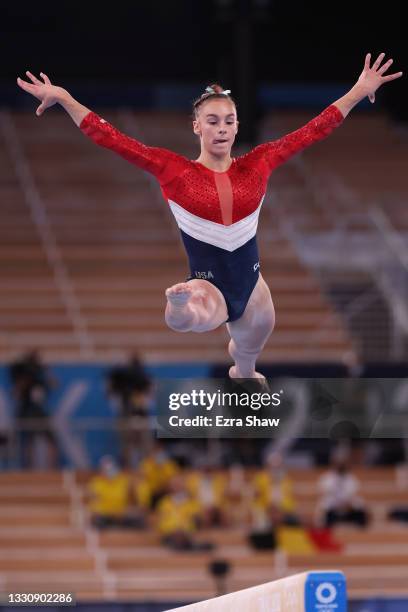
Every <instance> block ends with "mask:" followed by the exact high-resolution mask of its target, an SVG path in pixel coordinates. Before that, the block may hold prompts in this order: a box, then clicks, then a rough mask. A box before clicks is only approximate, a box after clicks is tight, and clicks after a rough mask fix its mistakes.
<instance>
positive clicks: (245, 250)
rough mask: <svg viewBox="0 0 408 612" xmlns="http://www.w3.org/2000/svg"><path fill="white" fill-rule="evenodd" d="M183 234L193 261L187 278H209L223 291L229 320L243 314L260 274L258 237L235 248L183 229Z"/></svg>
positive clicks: (208, 279)
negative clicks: (219, 244)
mask: <svg viewBox="0 0 408 612" xmlns="http://www.w3.org/2000/svg"><path fill="white" fill-rule="evenodd" d="M181 236H182V239H183V242H184V246H185V248H186V251H187V255H188V259H189V263H190V275H189V276H188V278H187V279H186V281H190V280H193V279H197V278H198V279H202V280H206V281H208V282H210V283H212V284H213V285H215V287H217V289H219V290H220V291H221V293H222V295H223V296H224V299H225V303H226V305H227V310H228V319H227V321H226V322H232V321H236V320H237V319H239V318H240V317H242V315H243V314H244V311H245V308H246V305H247V304H248V301H249V298H250V297H251V293H252V291H253V290H254V288H255V285H256V283H257V280H258V278H259V255H258V246H257V243H256V237H255V236H254V237H253V238H251V239H250V240H248V242H246V243H245V244H243V245H242V246H241V247H239V248H238V249H235V251H227V250H225V249H221V248H220V247H216V246H213V245H211V244H207V243H206V242H202V241H201V240H197V239H195V238H192V237H191V236H189V235H188V234H186V233H185V232H183V231H182V230H181Z"/></svg>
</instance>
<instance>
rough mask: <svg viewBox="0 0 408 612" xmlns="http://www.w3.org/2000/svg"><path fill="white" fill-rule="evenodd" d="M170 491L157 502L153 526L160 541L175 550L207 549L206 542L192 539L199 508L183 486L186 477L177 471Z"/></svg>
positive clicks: (196, 527)
mask: <svg viewBox="0 0 408 612" xmlns="http://www.w3.org/2000/svg"><path fill="white" fill-rule="evenodd" d="M169 489H170V490H169V493H168V494H167V495H165V496H164V497H162V498H161V499H160V501H159V502H158V504H157V507H156V514H155V524H156V529H157V531H158V532H159V534H160V536H161V538H162V542H163V544H165V545H167V546H169V547H170V548H172V549H175V550H208V549H210V548H212V545H211V544H209V543H199V542H197V541H196V539H195V535H196V533H197V529H198V523H199V517H200V513H201V512H202V507H201V506H200V503H199V502H198V500H197V499H194V498H193V497H192V495H191V493H190V492H189V491H188V490H187V488H186V483H185V477H184V475H183V474H177V475H176V476H174V477H173V478H172V480H171V482H170V483H169Z"/></svg>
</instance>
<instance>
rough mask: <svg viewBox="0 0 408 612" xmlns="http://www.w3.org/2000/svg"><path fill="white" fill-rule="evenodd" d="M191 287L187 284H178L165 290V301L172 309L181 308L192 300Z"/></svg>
mask: <svg viewBox="0 0 408 612" xmlns="http://www.w3.org/2000/svg"><path fill="white" fill-rule="evenodd" d="M193 293H194V290H193V287H192V286H191V285H189V284H188V283H178V284H177V285H173V286H172V287H169V288H168V289H166V298H167V301H168V302H169V303H170V304H171V305H172V306H174V307H176V308H177V307H179V308H182V307H183V306H185V305H186V304H187V302H188V301H189V300H190V299H191V298H192V296H193Z"/></svg>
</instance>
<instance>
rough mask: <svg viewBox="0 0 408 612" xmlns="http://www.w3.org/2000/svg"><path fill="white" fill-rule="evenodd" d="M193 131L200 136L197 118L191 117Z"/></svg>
mask: <svg viewBox="0 0 408 612" xmlns="http://www.w3.org/2000/svg"><path fill="white" fill-rule="evenodd" d="M193 132H194V134H196V135H197V136H201V127H200V124H199V122H198V120H197V119H193Z"/></svg>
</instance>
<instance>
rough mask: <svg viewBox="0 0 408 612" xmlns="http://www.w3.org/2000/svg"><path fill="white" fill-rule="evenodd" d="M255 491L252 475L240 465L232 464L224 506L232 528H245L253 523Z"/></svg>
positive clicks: (226, 486)
mask: <svg viewBox="0 0 408 612" xmlns="http://www.w3.org/2000/svg"><path fill="white" fill-rule="evenodd" d="M254 496H255V491H254V487H253V482H252V475H251V472H250V470H249V469H248V468H244V467H243V465H241V464H240V463H234V464H232V465H231V466H230V467H229V468H228V471H227V480H226V483H225V490H224V502H223V506H224V509H225V512H226V515H227V517H228V524H229V526H231V527H244V526H248V525H249V524H250V523H251V513H252V505H253V500H254Z"/></svg>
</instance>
